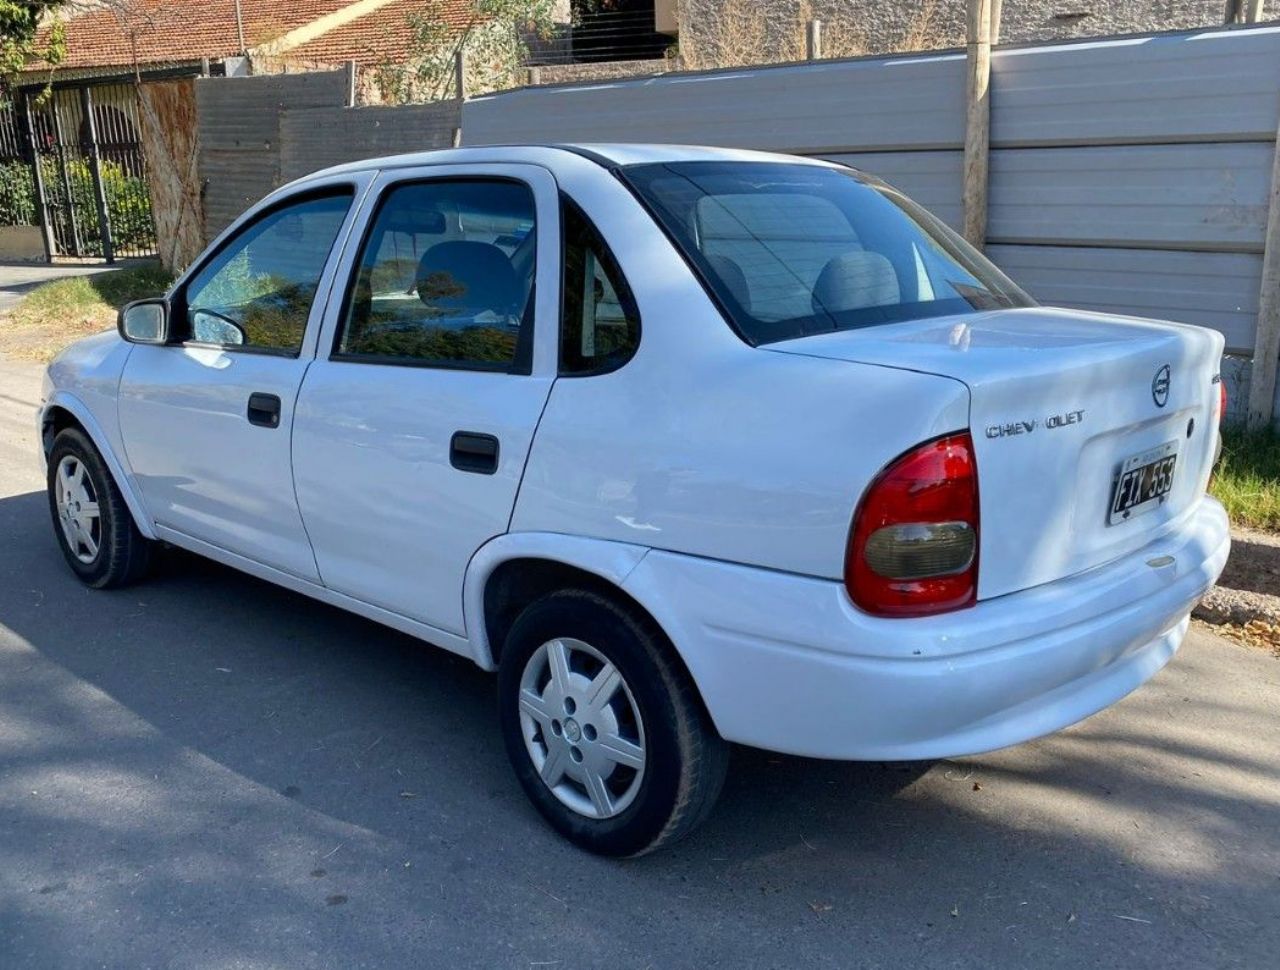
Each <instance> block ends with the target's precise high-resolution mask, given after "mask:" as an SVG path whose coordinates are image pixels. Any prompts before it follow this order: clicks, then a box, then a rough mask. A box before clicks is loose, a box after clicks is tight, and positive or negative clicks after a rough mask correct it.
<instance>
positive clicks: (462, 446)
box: [449, 431, 498, 475]
mask: <svg viewBox="0 0 1280 970" xmlns="http://www.w3.org/2000/svg"><path fill="white" fill-rule="evenodd" d="M449 464H451V465H453V467H454V468H456V469H458V471H460V472H475V473H476V474H477V475H492V474H493V473H494V472H496V471H497V470H498V439H497V438H495V437H494V436H493V435H491V434H479V433H477V432H475V431H455V432H454V433H453V438H452V439H450V441H449Z"/></svg>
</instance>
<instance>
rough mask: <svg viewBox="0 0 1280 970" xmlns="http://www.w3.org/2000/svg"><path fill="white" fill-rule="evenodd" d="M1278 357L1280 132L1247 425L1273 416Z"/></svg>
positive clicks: (1256, 425)
mask: <svg viewBox="0 0 1280 970" xmlns="http://www.w3.org/2000/svg"><path fill="white" fill-rule="evenodd" d="M1278 360H1280V131H1278V132H1277V133H1276V153H1275V159H1274V160H1273V162H1272V164H1271V196H1270V208H1269V209H1268V211H1267V234H1266V237H1265V242H1264V243H1263V248H1262V292H1261V294H1260V296H1259V299H1258V328H1257V330H1256V331H1254V337H1253V366H1252V368H1251V369H1250V372H1249V418H1248V423H1249V427H1250V428H1265V427H1267V425H1269V424H1271V422H1272V420H1273V419H1274V417H1275V400H1276V366H1277V361H1278Z"/></svg>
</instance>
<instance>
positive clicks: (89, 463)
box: [46, 428, 153, 589]
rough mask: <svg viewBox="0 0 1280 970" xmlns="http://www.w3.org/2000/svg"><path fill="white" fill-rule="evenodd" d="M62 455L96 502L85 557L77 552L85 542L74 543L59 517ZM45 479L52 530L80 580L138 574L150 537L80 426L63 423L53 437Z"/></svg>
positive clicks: (96, 583)
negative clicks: (77, 467)
mask: <svg viewBox="0 0 1280 970" xmlns="http://www.w3.org/2000/svg"><path fill="white" fill-rule="evenodd" d="M66 458H71V459H74V461H75V462H78V463H80V464H81V465H82V466H83V468H84V472H85V477H86V479H87V481H88V484H89V485H90V486H91V488H92V497H93V498H96V500H97V503H98V524H97V530H96V536H95V538H96V539H97V552H96V555H94V556H93V557H92V559H90V560H89V561H84V560H83V559H81V558H80V555H81V554H84V555H87V550H86V549H84V547H80V548H79V549H78V550H77V549H73V548H72V546H71V543H70V542H69V541H68V538H67V536H66V534H65V532H64V530H63V528H62V523H61V522H60V520H59V513H58V498H57V492H58V487H59V486H58V469H59V467H60V466H61V465H62V462H63V460H64V459H66ZM46 484H47V493H48V497H49V514H50V516H51V517H52V519H53V534H54V536H55V537H56V538H57V541H58V548H60V549H61V550H62V555H63V557H64V558H65V559H66V560H67V565H68V566H70V567H71V571H72V572H74V573H75V574H76V575H77V576H78V577H79V578H80V581H81V582H83V583H84V584H85V585H87V586H92V587H93V588H94V589H114V588H116V587H119V586H127V585H129V584H130V583H133V582H136V581H137V580H139V579H141V578H142V576H143V575H144V574H145V573H146V571H147V566H148V565H149V564H150V561H151V552H152V546H153V543H151V542H149V541H148V540H147V539H146V538H144V537H143V535H142V533H140V532H139V531H138V527H137V526H136V525H135V524H134V522H133V516H132V515H131V514H130V512H129V507H128V506H127V505H125V502H124V496H123V495H121V494H120V489H119V488H118V487H117V486H116V483H115V479H113V478H112V477H111V472H110V471H109V470H108V469H107V466H106V463H105V462H104V461H103V460H102V456H101V455H100V454H99V453H98V449H97V448H96V447H94V444H93V442H92V441H90V440H89V437H88V435H86V434H85V433H84V432H83V431H80V430H79V429H78V428H64V429H63V430H62V431H59V432H58V436H57V437H56V438H54V439H53V448H52V449H51V450H50V452H49V471H48V476H47V481H46Z"/></svg>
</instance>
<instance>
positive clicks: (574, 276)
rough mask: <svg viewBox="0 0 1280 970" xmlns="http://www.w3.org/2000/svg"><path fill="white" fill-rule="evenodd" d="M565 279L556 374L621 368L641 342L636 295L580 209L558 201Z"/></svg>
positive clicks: (568, 202) (564, 201)
mask: <svg viewBox="0 0 1280 970" xmlns="http://www.w3.org/2000/svg"><path fill="white" fill-rule="evenodd" d="M560 211H561V222H562V224H563V231H564V280H563V284H562V287H561V292H562V296H561V301H562V302H561V313H560V373H561V374H577V375H583V374H599V373H603V372H605V371H609V370H614V369H616V368H618V367H621V366H622V365H623V364H624V363H626V362H627V360H629V359H630V357H631V355H632V354H634V353H635V352H636V346H637V345H638V344H639V342H640V314H639V312H638V311H637V310H636V303H635V299H634V298H633V297H632V295H631V288H630V287H629V286H628V285H627V281H626V279H625V278H624V277H623V275H622V270H621V269H620V268H619V267H618V263H617V260H615V259H614V258H613V254H612V253H610V252H609V248H608V247H607V246H606V245H605V243H604V239H603V238H602V237H601V236H600V233H599V232H598V231H597V230H596V228H595V226H593V225H592V224H591V223H590V221H588V219H587V217H586V216H585V215H584V214H583V212H582V210H581V209H579V208H578V206H577V205H576V204H574V203H573V202H572V201H570V200H569V199H567V198H563V199H562V201H561V207H560Z"/></svg>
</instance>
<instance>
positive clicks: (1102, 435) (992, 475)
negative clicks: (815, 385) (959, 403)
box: [766, 308, 1223, 599]
mask: <svg viewBox="0 0 1280 970" xmlns="http://www.w3.org/2000/svg"><path fill="white" fill-rule="evenodd" d="M1222 345H1223V340H1222V337H1221V335H1219V334H1218V333H1216V332H1215V331H1212V330H1207V329H1202V328H1199V327H1191V326H1186V325H1182V324H1173V323H1162V322H1157V321H1152V320H1141V319H1137V318H1130V317H1118V316H1110V315H1106V314H1097V313H1087V312H1083V311H1074V310H1056V309H1042V308H1030V309H1016V310H998V311H993V312H990V313H982V314H966V315H964V316H953V317H937V318H933V319H925V320H916V321H911V322H906V323H900V324H891V325H884V326H877V327H870V328H865V329H861V330H848V331H840V332H834V333H828V334H821V335H815V336H810V337H803V338H799V339H795V340H788V341H783V342H780V343H774V344H769V345H768V346H767V348H766V349H768V350H771V351H777V352H782V353H793V354H804V355H808V356H815V357H825V358H832V359H840V360H849V361H856V362H859V363H867V364H877V365H880V366H884V367H893V368H899V369H903V370H911V371H917V372H921V373H928V374H937V375H941V376H945V377H951V378H954V379H957V380H960V381H963V382H964V384H965V385H966V386H967V387H968V388H969V393H970V417H969V423H970V430H971V433H972V435H973V441H974V447H975V450H976V458H977V466H978V492H979V505H980V514H981V525H980V546H979V555H980V559H979V563H980V564H979V570H978V597H979V599H989V598H991V597H994V596H1001V595H1003V594H1005V593H1010V592H1014V591H1016V590H1020V589H1026V588H1028V587H1031V586H1037V585H1040V584H1042V583H1047V582H1052V581H1053V580H1055V579H1060V578H1062V577H1063V576H1068V575H1072V574H1074V573H1078V572H1082V571H1084V570H1086V569H1091V568H1093V567H1095V566H1099V565H1102V564H1103V563H1107V562H1110V561H1112V560H1114V559H1117V558H1119V557H1121V556H1123V555H1125V554H1127V553H1131V552H1133V551H1134V550H1136V549H1139V548H1141V547H1142V546H1144V545H1146V544H1147V543H1149V542H1151V541H1152V540H1153V539H1155V538H1157V537H1158V536H1159V535H1161V534H1162V533H1164V532H1167V531H1169V530H1171V529H1172V528H1174V527H1175V525H1176V523H1177V521H1178V520H1179V519H1180V518H1181V517H1183V516H1184V515H1186V514H1189V513H1190V511H1191V510H1192V509H1193V508H1194V506H1195V505H1196V503H1197V502H1198V501H1199V499H1200V497H1201V496H1202V495H1203V494H1204V492H1205V488H1206V486H1207V484H1208V478H1209V472H1210V470H1211V467H1212V463H1213V455H1214V450H1215V446H1216V442H1217V434H1218V427H1217V420H1216V417H1215V413H1216V408H1217V399H1218V386H1217V380H1218V368H1219V362H1220V359H1221V356H1222ZM1166 368H1167V370H1166ZM869 430H872V429H869ZM915 444H918V442H903V443H902V447H903V450H906V449H907V448H910V447H912V446H914V445H915ZM1170 452H1176V456H1177V457H1176V459H1175V461H1174V464H1173V474H1172V480H1171V484H1170V490H1169V491H1168V493H1167V495H1165V496H1164V498H1163V500H1153V501H1151V502H1149V503H1148V504H1147V505H1146V506H1145V507H1144V508H1143V509H1142V510H1139V511H1135V512H1132V513H1131V514H1130V515H1129V516H1128V517H1125V516H1124V515H1123V512H1120V513H1117V514H1115V515H1112V503H1113V499H1114V497H1115V494H1116V489H1117V483H1118V482H1119V479H1120V478H1121V475H1122V472H1123V471H1127V470H1128V468H1129V467H1132V466H1133V465H1135V464H1138V465H1143V464H1147V463H1151V462H1158V461H1159V460H1160V459H1161V458H1162V457H1164V456H1166V455H1168V454H1169V453H1170ZM1158 474H1160V469H1159V468H1156V469H1154V470H1153V471H1152V472H1149V473H1148V480H1149V481H1150V480H1152V479H1153V478H1154V476H1156V475H1158ZM1142 494H1146V493H1142ZM1113 519H1114V521H1112V520H1113Z"/></svg>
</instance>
